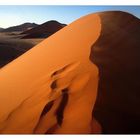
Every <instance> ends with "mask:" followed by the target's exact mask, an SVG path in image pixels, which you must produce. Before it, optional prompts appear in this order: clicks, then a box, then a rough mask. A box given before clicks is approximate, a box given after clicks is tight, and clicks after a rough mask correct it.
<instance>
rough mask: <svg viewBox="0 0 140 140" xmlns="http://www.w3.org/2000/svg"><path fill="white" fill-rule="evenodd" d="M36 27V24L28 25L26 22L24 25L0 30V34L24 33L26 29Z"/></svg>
mask: <svg viewBox="0 0 140 140" xmlns="http://www.w3.org/2000/svg"><path fill="white" fill-rule="evenodd" d="M36 26H38V25H37V24H36V23H28V22H27V23H24V24H21V25H17V26H12V27H8V28H5V29H3V30H1V32H23V31H26V30H28V29H31V28H34V27H36Z"/></svg>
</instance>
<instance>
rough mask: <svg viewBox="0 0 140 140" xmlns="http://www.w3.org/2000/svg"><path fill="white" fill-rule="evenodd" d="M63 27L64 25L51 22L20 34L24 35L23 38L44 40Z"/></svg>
mask: <svg viewBox="0 0 140 140" xmlns="http://www.w3.org/2000/svg"><path fill="white" fill-rule="evenodd" d="M65 26H66V24H62V23H59V22H57V21H55V20H51V21H48V22H45V23H43V24H41V25H38V26H37V27H35V28H32V29H30V30H27V31H25V32H22V33H21V34H25V36H24V37H23V38H46V37H49V36H50V35H52V34H54V33H55V32H57V31H58V30H60V29H62V28H63V27H65Z"/></svg>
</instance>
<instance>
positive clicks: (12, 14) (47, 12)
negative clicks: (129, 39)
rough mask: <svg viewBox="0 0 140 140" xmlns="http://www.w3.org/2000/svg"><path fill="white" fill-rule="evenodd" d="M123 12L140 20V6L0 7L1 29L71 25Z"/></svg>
mask: <svg viewBox="0 0 140 140" xmlns="http://www.w3.org/2000/svg"><path fill="white" fill-rule="evenodd" d="M111 10H121V11H125V12H129V13H131V14H133V15H135V16H137V17H138V18H140V6H45V5H38V6H37V5H34V6H31V5H25V6H23V5H20V6H16V5H15V6H13V5H11V6H8V5H5V6H4V5H0V27H2V28H7V27H10V26H15V25H19V24H23V23H25V22H32V23H33V22H34V23H38V24H41V23H44V22H46V21H49V20H57V21H59V22H61V23H66V24H69V23H71V22H73V21H74V20H76V19H78V18H80V17H82V16H84V15H87V14H90V13H95V12H99V11H111Z"/></svg>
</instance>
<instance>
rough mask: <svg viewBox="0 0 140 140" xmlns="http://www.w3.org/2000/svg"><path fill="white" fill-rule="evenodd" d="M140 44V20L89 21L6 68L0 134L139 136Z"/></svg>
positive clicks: (0, 87) (117, 15)
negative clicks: (106, 134)
mask: <svg viewBox="0 0 140 140" xmlns="http://www.w3.org/2000/svg"><path fill="white" fill-rule="evenodd" d="M139 37H140V22H139V19H137V18H136V17H134V16H132V15H130V14H128V13H125V12H102V13H95V14H90V15H87V16H85V17H82V18H80V19H78V20H77V21H75V22H73V23H71V24H70V25H68V26H67V27H64V28H63V29H61V30H60V31H58V32H57V33H55V34H54V35H52V36H51V37H49V38H47V39H46V40H45V41H43V42H41V43H40V44H38V45H37V46H35V47H34V48H33V49H31V50H30V51H28V52H27V53H25V54H24V55H22V56H21V57H19V58H18V59H16V60H14V61H13V62H12V63H9V64H8V65H7V66H5V67H3V68H2V69H1V70H0V133H5V134H7V133H14V134H21V133H24V134H32V133H37V134H44V133H47V134H48V133H54V134H90V133H101V132H103V133H123V132H126V133H129V132H132V129H133V130H136V129H137V128H134V125H136V124H139V123H140V120H139V118H140V117H139V116H140V113H139V111H138V109H137V107H138V106H139V90H138V89H139V87H140V85H139V83H140V82H139V79H140V76H139V70H140V66H139V63H138V60H139V59H138V58H139V56H140V55H139V52H140V51H139V44H140V38H139ZM97 93H98V96H97ZM96 96H97V100H96ZM95 101H96V104H95ZM94 116H95V117H96V119H97V120H98V121H99V122H100V124H99V122H98V121H97V120H96V119H95V118H94ZM127 116H128V117H127ZM133 122H135V123H134V125H132V124H133ZM131 126H133V127H131ZM137 130H139V128H138V129H137ZM135 132H137V131H135Z"/></svg>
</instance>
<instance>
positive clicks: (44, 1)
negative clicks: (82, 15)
mask: <svg viewBox="0 0 140 140" xmlns="http://www.w3.org/2000/svg"><path fill="white" fill-rule="evenodd" d="M0 5H140V0H0Z"/></svg>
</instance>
